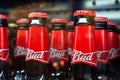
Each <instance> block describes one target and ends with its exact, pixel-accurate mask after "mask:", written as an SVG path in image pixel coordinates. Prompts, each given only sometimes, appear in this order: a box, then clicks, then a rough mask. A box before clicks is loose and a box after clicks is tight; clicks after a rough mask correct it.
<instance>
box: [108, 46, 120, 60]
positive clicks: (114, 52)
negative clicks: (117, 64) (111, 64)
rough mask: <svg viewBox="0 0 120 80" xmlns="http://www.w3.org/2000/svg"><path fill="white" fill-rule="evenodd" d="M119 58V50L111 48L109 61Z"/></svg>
mask: <svg viewBox="0 0 120 80" xmlns="http://www.w3.org/2000/svg"><path fill="white" fill-rule="evenodd" d="M117 57H118V49H115V48H111V49H110V51H109V59H110V60H112V59H115V58H117Z"/></svg>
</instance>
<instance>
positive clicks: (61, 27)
mask: <svg viewBox="0 0 120 80" xmlns="http://www.w3.org/2000/svg"><path fill="white" fill-rule="evenodd" d="M65 29H66V24H65V23H63V24H61V23H54V24H52V30H65Z"/></svg>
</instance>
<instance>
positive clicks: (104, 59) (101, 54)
mask: <svg viewBox="0 0 120 80" xmlns="http://www.w3.org/2000/svg"><path fill="white" fill-rule="evenodd" d="M96 55H97V61H98V62H101V63H103V64H108V63H109V56H108V55H109V50H105V51H97V52H96Z"/></svg>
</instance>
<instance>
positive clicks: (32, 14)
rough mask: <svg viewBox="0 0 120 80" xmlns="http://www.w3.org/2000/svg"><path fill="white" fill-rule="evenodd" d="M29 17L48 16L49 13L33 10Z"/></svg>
mask: <svg viewBox="0 0 120 80" xmlns="http://www.w3.org/2000/svg"><path fill="white" fill-rule="evenodd" d="M28 18H48V14H47V13H44V12H31V13H29V14H28Z"/></svg>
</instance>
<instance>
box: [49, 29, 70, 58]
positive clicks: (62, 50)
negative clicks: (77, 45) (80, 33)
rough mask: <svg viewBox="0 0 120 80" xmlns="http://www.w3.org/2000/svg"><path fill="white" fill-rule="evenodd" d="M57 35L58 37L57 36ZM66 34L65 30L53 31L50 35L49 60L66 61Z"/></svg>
mask: <svg viewBox="0 0 120 80" xmlns="http://www.w3.org/2000/svg"><path fill="white" fill-rule="evenodd" d="M58 35H59V36H58ZM66 36H67V32H66V31H65V30H53V31H52V34H51V45H50V59H51V58H58V59H63V60H67V58H68V51H67V47H68V46H67V37H66Z"/></svg>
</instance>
